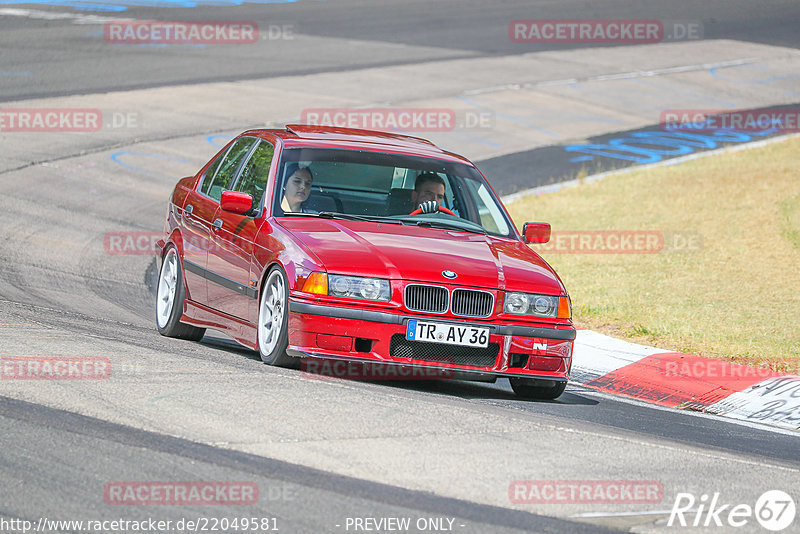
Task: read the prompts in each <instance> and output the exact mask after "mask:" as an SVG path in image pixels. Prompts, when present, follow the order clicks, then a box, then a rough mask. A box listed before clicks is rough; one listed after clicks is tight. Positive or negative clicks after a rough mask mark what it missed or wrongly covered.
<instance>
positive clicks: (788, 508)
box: [667, 490, 796, 532]
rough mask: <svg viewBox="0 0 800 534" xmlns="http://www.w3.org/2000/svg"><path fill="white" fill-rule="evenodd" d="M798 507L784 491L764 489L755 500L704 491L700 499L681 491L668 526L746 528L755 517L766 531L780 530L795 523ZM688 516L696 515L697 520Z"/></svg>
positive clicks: (676, 498) (673, 506)
mask: <svg viewBox="0 0 800 534" xmlns="http://www.w3.org/2000/svg"><path fill="white" fill-rule="evenodd" d="M795 513H796V509H795V504H794V499H792V497H791V496H790V495H789V494H788V493H786V492H785V491H781V490H770V491H766V492H764V493H763V494H762V495H761V496H760V497H759V498H758V499H757V500H756V503H755V506H750V505H749V504H737V505H733V504H730V503H723V502H721V501H720V494H719V493H718V492H717V493H714V494H713V495H711V496H709V495H708V494H703V495H701V496H700V498H699V499H697V498H695V496H694V495H692V494H691V493H678V495H677V496H676V497H675V503H674V504H673V505H672V511H671V512H670V514H669V520H668V521H667V526H669V527H672V526H681V527H687V526H691V527H705V528H708V527H724V528H725V529H730V528H731V527H743V526H745V525H748V524H751V521H752V519H753V518H755V520H756V521H758V523H759V524H760V525H761V526H762V527H764V528H765V529H767V530H771V531H773V532H779V531H781V530H784V529H785V528H787V527H789V526H791V525H792V524H793V523H794V517H795ZM685 516H694V520H690V519H687V517H685Z"/></svg>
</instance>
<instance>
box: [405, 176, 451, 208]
mask: <svg viewBox="0 0 800 534" xmlns="http://www.w3.org/2000/svg"><path fill="white" fill-rule="evenodd" d="M444 191H445V182H444V178H442V177H441V176H439V175H438V174H436V173H435V172H423V173H422V174H420V175H419V176H417V180H416V181H415V182H414V191H412V192H411V202H412V203H413V204H414V209H415V210H416V209H419V208H422V212H423V213H432V212H434V211H436V209H435V206H433V204H432V203H431V202H430V201H436V205H437V206H441V205H442V203H443V202H444ZM422 204H424V205H422Z"/></svg>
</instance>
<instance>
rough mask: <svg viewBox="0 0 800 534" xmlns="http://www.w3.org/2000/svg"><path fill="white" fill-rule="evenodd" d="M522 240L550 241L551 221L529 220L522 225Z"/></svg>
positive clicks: (527, 241)
mask: <svg viewBox="0 0 800 534" xmlns="http://www.w3.org/2000/svg"><path fill="white" fill-rule="evenodd" d="M522 240H523V241H525V242H526V243H547V242H548V241H550V223H536V222H529V223H525V224H523V225H522Z"/></svg>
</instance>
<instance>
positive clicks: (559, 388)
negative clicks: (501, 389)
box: [508, 378, 567, 400]
mask: <svg viewBox="0 0 800 534" xmlns="http://www.w3.org/2000/svg"><path fill="white" fill-rule="evenodd" d="M508 381H509V382H510V383H511V389H513V390H514V393H516V394H517V396H518V397H521V398H523V399H537V400H553V399H557V398H558V397H560V396H561V394H562V393H564V390H565V389H566V388H567V383H566V381H565V382H556V381H554V380H537V379H535V378H509V379H508Z"/></svg>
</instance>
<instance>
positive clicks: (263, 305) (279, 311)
mask: <svg viewBox="0 0 800 534" xmlns="http://www.w3.org/2000/svg"><path fill="white" fill-rule="evenodd" d="M288 346H289V296H288V284H287V283H286V275H285V274H283V270H282V269H281V268H280V267H278V266H277V265H276V266H275V267H273V268H272V269H271V270H270V271H269V274H267V279H266V281H265V282H264V287H263V288H262V290H261V300H260V303H259V306H258V352H259V353H260V354H261V359H262V360H263V361H264V363H268V364H270V365H277V366H278V367H292V366H293V365H294V364H295V363H296V358H292V357H290V356H289V355H287V354H286V347H288Z"/></svg>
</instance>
